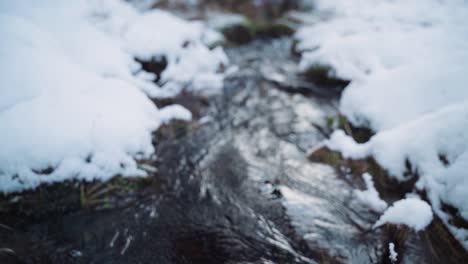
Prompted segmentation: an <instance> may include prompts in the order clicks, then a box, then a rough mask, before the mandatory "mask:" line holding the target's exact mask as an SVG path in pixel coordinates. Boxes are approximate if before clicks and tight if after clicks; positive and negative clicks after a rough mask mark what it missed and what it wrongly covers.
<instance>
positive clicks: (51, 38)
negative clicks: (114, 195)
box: [0, 0, 228, 193]
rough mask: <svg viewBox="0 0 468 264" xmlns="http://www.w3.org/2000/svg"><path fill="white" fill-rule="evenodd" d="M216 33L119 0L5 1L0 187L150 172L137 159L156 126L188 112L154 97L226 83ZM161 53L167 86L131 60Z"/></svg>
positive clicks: (148, 149) (148, 147)
mask: <svg viewBox="0 0 468 264" xmlns="http://www.w3.org/2000/svg"><path fill="white" fill-rule="evenodd" d="M211 33H212V32H211ZM211 33H210V30H208V29H207V28H205V27H204V26H203V25H202V24H200V23H198V22H186V21H183V20H181V19H179V18H176V17H175V16H173V15H170V14H168V13H166V12H163V11H160V10H154V11H149V12H145V13H140V12H139V11H136V10H135V9H134V8H133V7H132V6H130V5H129V4H128V3H126V2H124V1H118V0H84V1H72V0H69V1H63V0H44V1H34V0H17V1H1V2H0V35H1V36H2V38H1V41H0V57H1V60H0V95H1V96H0V131H1V132H0V133H1V136H0V146H2V147H1V148H0V192H7V193H8V192H13V191H21V190H25V189H30V188H35V187H37V186H38V185H39V184H41V183H52V182H59V181H64V180H67V179H84V180H93V179H100V180H106V179H108V178H110V177H112V176H115V175H123V176H142V175H144V174H145V173H144V172H143V171H141V170H139V169H138V166H137V163H136V162H135V158H137V159H144V158H148V157H149V156H150V155H152V153H153V146H152V144H151V133H152V131H154V130H155V129H157V128H158V127H159V126H160V125H161V124H163V123H165V122H168V121H169V120H170V119H173V118H178V119H184V120H189V119H190V118H191V114H190V112H189V111H188V110H186V109H184V108H183V107H181V106H168V107H165V108H163V109H157V107H156V106H155V105H154V104H153V103H152V102H151V100H150V99H149V98H148V96H151V97H166V96H172V95H175V94H176V93H177V92H179V91H181V90H182V88H185V89H197V91H202V90H203V89H208V90H209V91H210V92H213V91H214V90H216V89H218V88H219V87H220V82H221V81H222V74H221V73H218V70H219V69H218V67H219V66H220V65H221V64H227V63H228V62H227V58H226V55H225V54H224V52H223V51H222V50H221V49H215V50H209V49H208V48H207V46H206V45H205V42H204V37H205V35H207V34H211ZM157 56H165V57H167V60H168V64H169V65H168V69H167V71H165V72H164V76H163V77H162V78H163V83H164V85H163V86H161V87H160V86H158V85H156V84H155V83H154V82H153V80H154V78H155V76H153V75H152V74H149V73H144V72H142V71H141V66H140V65H139V64H138V63H136V61H135V60H134V58H135V57H136V58H139V59H149V58H152V57H157ZM182 73H183V74H182ZM192 82H193V83H197V84H198V85H194V86H192V85H189V83H192Z"/></svg>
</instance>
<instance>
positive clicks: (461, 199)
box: [296, 0, 468, 247]
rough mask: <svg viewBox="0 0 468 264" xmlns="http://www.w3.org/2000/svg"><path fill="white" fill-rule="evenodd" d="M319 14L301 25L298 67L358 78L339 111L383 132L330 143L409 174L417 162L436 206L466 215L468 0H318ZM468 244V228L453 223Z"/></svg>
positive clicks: (400, 176)
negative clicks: (321, 68)
mask: <svg viewBox="0 0 468 264" xmlns="http://www.w3.org/2000/svg"><path fill="white" fill-rule="evenodd" d="M315 3H316V12H318V13H319V14H321V15H319V16H318V17H320V18H326V19H325V20H323V21H320V22H317V23H316V24H313V25H310V26H306V27H304V28H302V29H301V30H299V32H298V33H297V35H296V38H297V39H298V40H299V44H298V48H299V49H300V50H303V51H305V52H304V54H303V58H302V61H301V67H303V69H306V68H307V67H309V66H310V65H314V64H317V63H321V64H326V65H330V66H332V67H333V68H334V70H335V71H334V72H335V73H336V75H337V76H338V77H340V78H344V79H350V80H352V82H351V84H350V85H349V86H348V87H347V88H346V89H345V91H344V92H343V95H342V99H341V102H340V110H341V112H342V113H344V114H345V116H346V117H347V118H348V119H349V120H350V121H351V122H352V123H353V124H354V125H356V126H368V127H370V128H372V129H373V130H374V132H376V135H375V136H374V137H373V138H371V140H370V141H369V142H367V143H365V144H356V143H355V142H354V140H353V139H352V138H349V137H346V136H345V134H344V133H343V132H336V133H335V134H334V135H333V136H332V139H331V140H330V141H329V142H328V144H327V145H328V146H329V147H330V148H331V149H333V150H339V151H342V153H343V155H344V156H345V157H350V158H363V157H367V156H373V157H374V158H375V159H376V160H377V161H378V162H379V164H381V165H382V166H383V167H384V168H385V169H387V170H388V171H389V173H390V175H391V176H392V177H395V178H396V179H397V180H400V181H405V180H407V178H405V177H404V172H405V170H406V166H405V162H406V161H407V160H408V161H409V162H410V163H411V165H412V168H413V169H414V170H417V172H418V175H419V176H420V179H419V181H418V183H417V188H419V189H420V190H425V191H426V192H427V194H428V199H429V201H430V203H431V205H432V207H433V210H434V212H435V213H436V214H437V215H438V216H439V217H441V218H442V219H443V221H444V222H445V223H446V224H448V223H449V221H448V220H449V216H448V215H446V213H445V212H443V211H442V209H441V208H442V202H443V203H447V204H450V205H452V206H454V207H456V208H457V209H458V210H459V213H460V215H461V216H462V217H463V218H465V219H468V203H467V202H466V201H467V200H468V181H467V174H466V171H468V129H467V128H468V89H467V87H466V85H467V83H468V75H467V74H466V69H468V27H467V26H466V25H467V23H468V3H467V2H466V1H464V0H441V1H439V0H409V1H407V0H392V1H390V0H379V1H372V0H357V1H346V0H316V1H315ZM449 228H450V230H451V231H452V233H454V235H455V236H456V237H457V238H458V239H459V240H460V241H462V242H464V243H465V246H466V247H468V239H467V238H468V232H467V230H463V229H457V228H455V227H453V226H449Z"/></svg>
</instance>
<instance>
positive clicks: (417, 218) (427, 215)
mask: <svg viewBox="0 0 468 264" xmlns="http://www.w3.org/2000/svg"><path fill="white" fill-rule="evenodd" d="M432 217H433V215H432V210H431V206H430V205H429V204H428V203H426V202H425V201H423V200H421V199H419V198H416V197H411V198H405V199H402V200H399V201H397V202H395V203H394V204H393V205H392V206H391V207H389V208H388V209H387V210H386V211H385V212H384V213H383V215H382V216H380V218H379V220H378V221H377V222H376V223H375V224H374V228H377V227H379V226H382V225H383V224H387V223H389V224H397V225H400V224H401V225H406V226H408V227H410V228H412V229H414V230H415V231H416V232H417V231H421V230H423V229H424V228H426V226H428V225H429V224H430V223H431V222H432Z"/></svg>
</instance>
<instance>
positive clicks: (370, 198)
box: [354, 173, 388, 212]
mask: <svg viewBox="0 0 468 264" xmlns="http://www.w3.org/2000/svg"><path fill="white" fill-rule="evenodd" d="M362 178H363V179H364V182H365V183H366V190H365V191H360V190H355V191H354V194H355V195H356V197H357V199H358V200H359V201H361V202H362V203H363V204H366V205H367V206H368V207H369V208H370V209H372V210H373V211H375V212H383V211H385V209H387V206H388V205H387V203H386V202H385V201H384V200H382V199H380V196H379V193H378V192H377V190H376V189H375V187H374V181H373V180H372V176H371V175H370V174H369V173H364V174H363V175H362Z"/></svg>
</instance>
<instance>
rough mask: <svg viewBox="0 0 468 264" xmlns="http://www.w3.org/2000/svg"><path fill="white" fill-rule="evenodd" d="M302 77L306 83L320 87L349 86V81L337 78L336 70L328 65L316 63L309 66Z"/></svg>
mask: <svg viewBox="0 0 468 264" xmlns="http://www.w3.org/2000/svg"><path fill="white" fill-rule="evenodd" d="M301 75H302V77H303V78H304V79H305V80H306V81H309V82H313V83H315V84H317V85H320V86H339V87H341V86H342V87H345V86H347V85H348V84H349V81H347V80H343V79H340V78H338V77H336V74H335V70H334V69H333V68H332V67H331V66H330V65H326V64H320V63H315V64H313V65H311V66H309V67H308V68H307V69H306V70H305V71H304V72H302V74H301Z"/></svg>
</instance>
